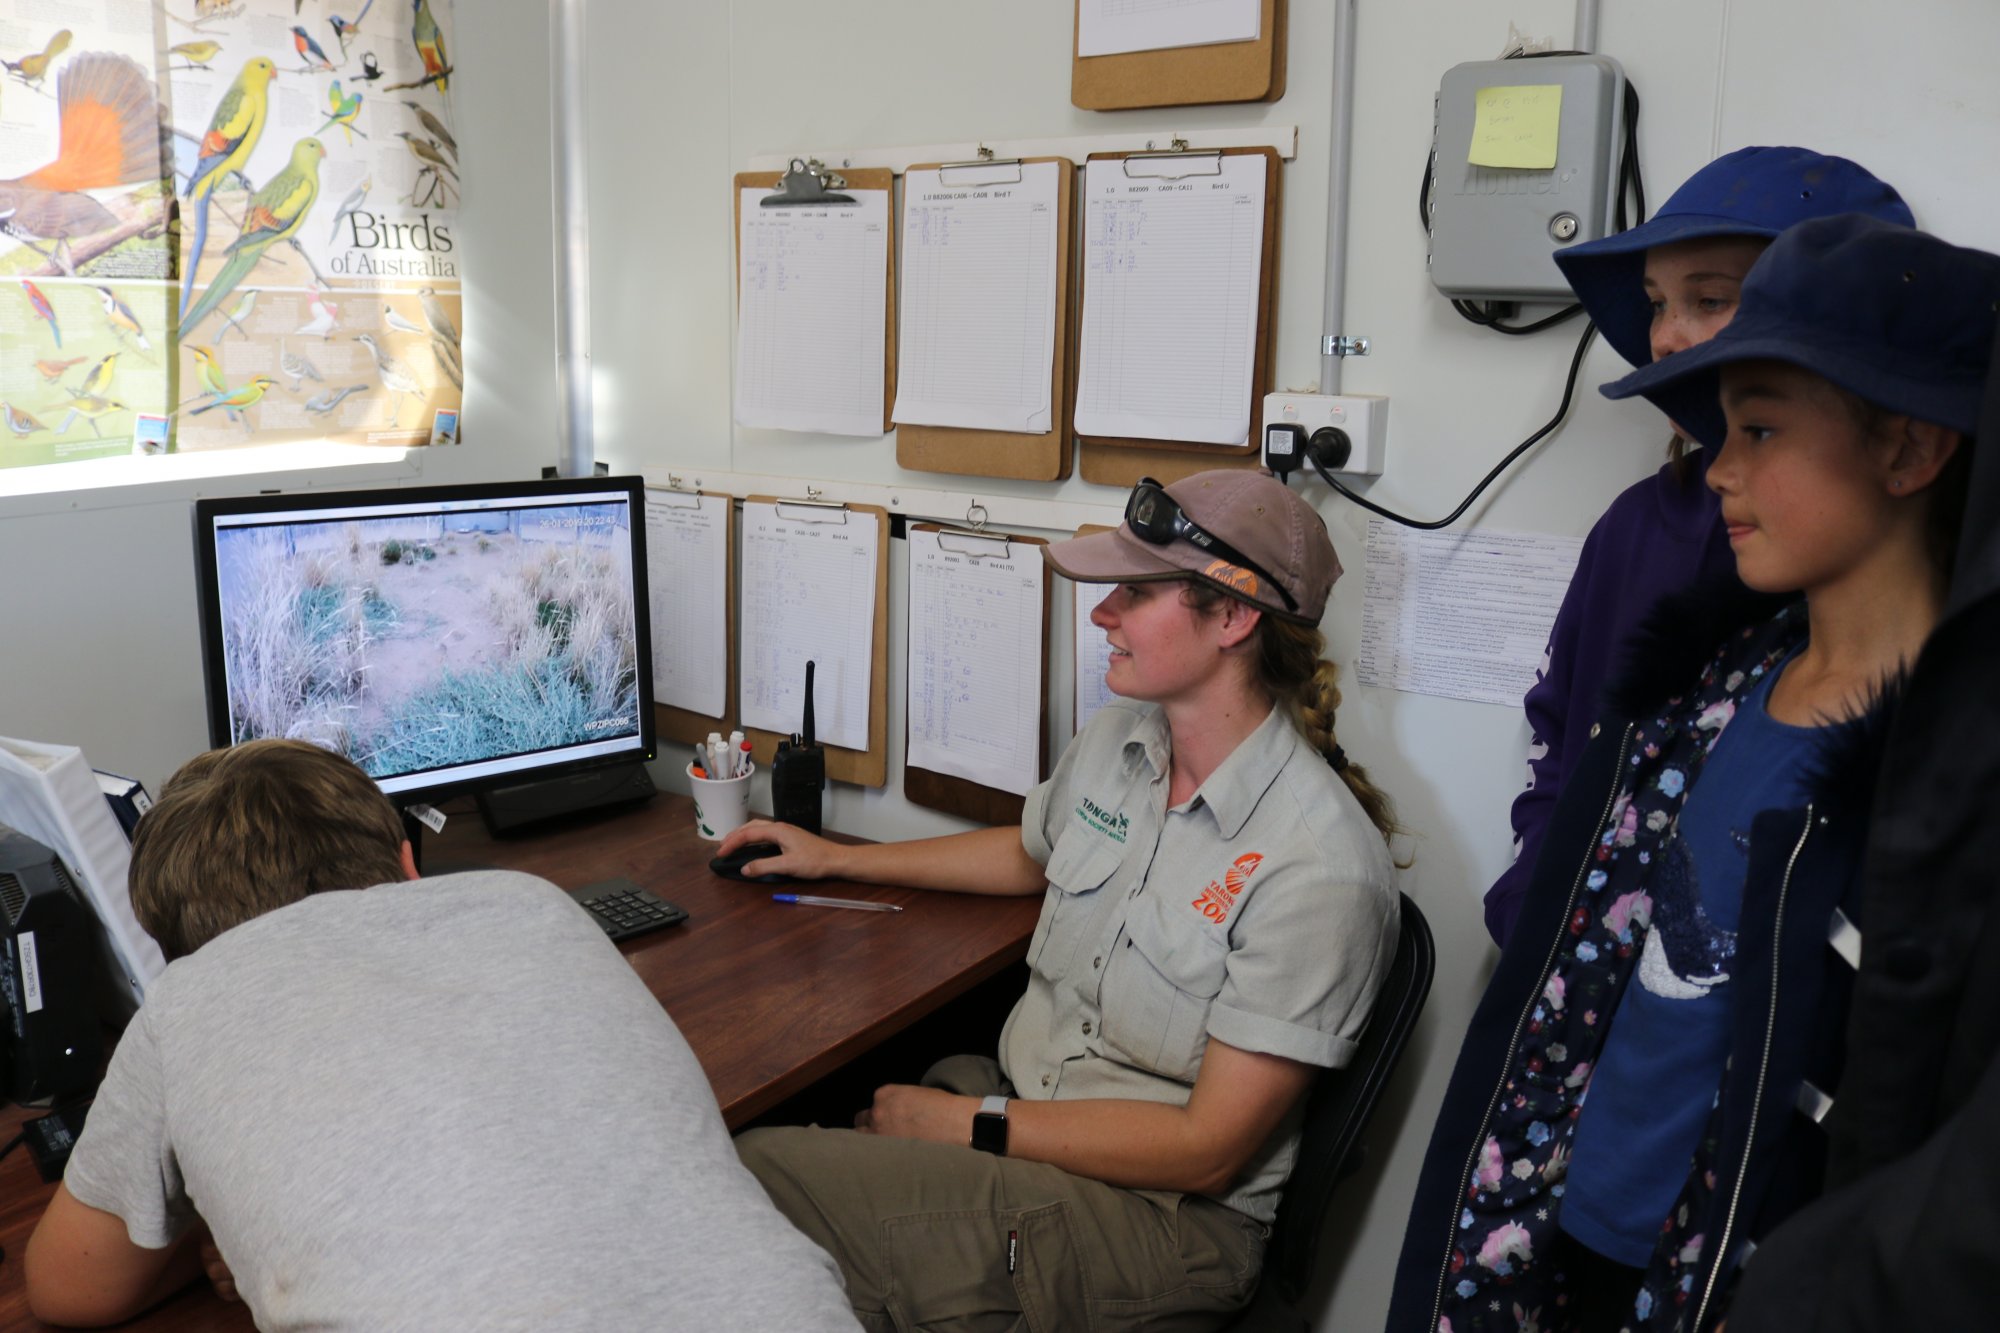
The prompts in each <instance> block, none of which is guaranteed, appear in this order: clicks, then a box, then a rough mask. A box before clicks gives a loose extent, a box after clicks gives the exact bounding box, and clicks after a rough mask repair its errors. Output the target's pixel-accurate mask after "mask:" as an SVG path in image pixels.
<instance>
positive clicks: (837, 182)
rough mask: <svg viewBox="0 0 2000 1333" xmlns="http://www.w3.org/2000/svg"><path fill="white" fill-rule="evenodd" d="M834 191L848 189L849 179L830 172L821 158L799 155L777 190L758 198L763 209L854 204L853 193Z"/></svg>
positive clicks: (794, 159)
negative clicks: (835, 191) (831, 188)
mask: <svg viewBox="0 0 2000 1333" xmlns="http://www.w3.org/2000/svg"><path fill="white" fill-rule="evenodd" d="M829 186H831V187H833V190H844V189H846V188H847V178H846V177H844V176H842V175H841V174H840V173H839V172H837V171H828V170H827V168H826V163H824V162H822V161H820V160H819V159H818V158H813V159H812V160H811V161H807V160H806V159H805V158H800V157H795V158H793V159H792V162H791V165H790V166H788V167H786V168H785V174H784V177H783V178H782V179H781V180H779V182H778V189H777V192H776V193H774V194H767V195H765V196H764V197H763V198H762V199H760V200H758V201H757V207H759V208H798V207H800V206H806V207H810V206H813V205H820V206H822V207H823V206H825V205H827V204H851V203H853V202H854V196H853V195H851V194H835V193H833V192H832V190H829V189H828V187H829Z"/></svg>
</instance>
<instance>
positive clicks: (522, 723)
mask: <svg viewBox="0 0 2000 1333" xmlns="http://www.w3.org/2000/svg"><path fill="white" fill-rule="evenodd" d="M630 521H631V519H630V514H629V511H628V508H627V506H625V505H622V504H571V505H551V506H536V507H529V508H516V509H504V510H503V509H468V510H459V511H452V510H446V511H443V512H439V511H436V510H427V511H426V512H422V513H411V514H403V515H397V516H394V517H383V518H367V519H360V520H337V521H332V522H303V523H283V524H273V525H268V526H255V527H233V528H224V529H221V530H219V531H218V532H217V534H216V574H217V582H218V584H219V593H220V596H219V601H220V603H221V609H222V621H223V625H222V645H223V660H224V667H225V671H226V673H227V680H228V691H229V726H230V737H229V739H230V743H231V744H235V743H238V742H242V741H247V740H254V739H256V738H258V737H263V736H287V737H294V738H297V739H302V740H309V741H312V742H315V743H317V744H320V745H324V746H326V747H328V748H329V749H333V750H338V751H339V752H341V753H342V754H345V755H347V756H348V757H349V758H351V759H353V760H354V761H355V762H356V763H358V764H360V765H361V767H362V768H363V769H364V770H365V771H366V772H367V773H368V775H369V776H370V777H373V778H375V779H377V780H378V781H379V780H383V779H391V778H395V777H397V776H399V775H403V774H414V773H424V772H430V771H432V770H437V769H447V768H452V767H454V766H459V765H465V764H474V763H481V762H484V761H490V760H494V759H500V758H503V757H506V756H513V755H526V754H533V753H538V752H546V751H549V750H554V749H559V748H561V747H565V746H575V745H591V744H599V743H602V742H605V741H611V740H615V739H617V738H620V737H626V736H637V735H638V734H639V689H638V665H637V639H636V634H635V628H634V624H633V597H632V540H631V533H630V530H629V524H630Z"/></svg>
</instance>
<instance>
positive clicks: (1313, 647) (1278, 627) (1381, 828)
mask: <svg viewBox="0 0 2000 1333" xmlns="http://www.w3.org/2000/svg"><path fill="white" fill-rule="evenodd" d="M1186 589H1187V591H1186V592H1185V593H1184V594H1183V597H1184V599H1185V600H1186V602H1187V604H1188V605H1189V606H1190V607H1192V608H1193V609H1194V610H1195V612H1196V613H1197V614H1199V615H1212V614H1214V613H1215V611H1216V610H1217V609H1218V608H1219V607H1220V606H1221V604H1222V600H1223V598H1224V597H1226V596H1228V594H1226V593H1224V592H1222V591H1220V590H1219V589H1216V588H1213V587H1210V586H1208V585H1206V584H1201V583H1193V582H1190V583H1188V584H1187V585H1186ZM1239 600H1240V599H1239ZM1259 609H1260V610H1261V609H1262V608H1259ZM1253 643H1254V647H1255V649H1256V660H1255V662H1254V664H1253V667H1252V673H1251V674H1252V679H1253V681H1254V682H1255V684H1256V685H1257V687H1258V688H1259V689H1261V690H1263V691H1264V692H1265V693H1266V694H1268V695H1269V696H1270V697H1271V702H1272V703H1273V704H1274V705H1275V706H1277V707H1279V708H1282V709H1284V710H1285V715H1286V716H1287V717H1289V718H1290V719H1291V723H1292V726H1293V727H1294V728H1296V729H1297V731H1298V733H1299V735H1301V736H1303V737H1305V740H1306V743H1307V744H1308V745H1310V746H1312V747H1313V749H1315V750H1317V751H1319V752H1320V754H1322V755H1323V756H1325V758H1326V762H1327V763H1328V764H1329V765H1331V766H1332V768H1333V771H1334V772H1336V773H1338V774H1339V775H1340V780H1341V781H1342V782H1344V783H1346V784H1347V790H1349V791H1350V792H1353V793H1354V799H1355V800H1356V801H1357V802H1359V803H1360V805H1361V810H1362V813H1363V814H1366V815H1367V816H1368V822H1369V823H1371V824H1373V825H1374V826H1375V829H1376V831H1377V832H1378V833H1380V834H1381V835H1382V840H1383V841H1384V842H1387V841H1389V840H1390V839H1392V838H1394V837H1395V835H1396V834H1398V833H1404V832H1407V830H1406V829H1404V828H1403V826H1402V825H1401V824H1398V823H1397V822H1396V809H1395V806H1394V804H1393V803H1392V802H1391V801H1390V800H1389V795H1388V793H1387V792H1385V791H1383V790H1382V789H1381V788H1380V787H1377V786H1376V785H1375V784H1374V783H1373V782H1372V781H1370V780H1369V777H1368V770H1367V769H1365V768H1363V767H1361V765H1359V764H1357V763H1355V762H1354V761H1353V760H1351V759H1349V758H1348V757H1347V751H1345V750H1343V749H1341V748H1340V742H1339V741H1338V740H1337V739H1335V737H1334V734H1333V715H1334V713H1335V711H1336V710H1338V709H1339V707H1340V687H1339V684H1338V682H1339V680H1340V668H1339V667H1338V666H1335V665H1334V664H1333V663H1332V662H1329V661H1327V660H1326V657H1325V653H1326V636H1325V635H1323V634H1321V633H1320V632H1319V630H1318V629H1317V628H1316V627H1314V626H1312V625H1301V624H1299V623H1297V622H1296V621H1290V620H1281V619H1279V618H1278V617H1277V616H1274V615H1270V614H1268V613H1267V614H1265V615H1264V616H1263V617H1262V618H1261V619H1260V620H1259V621H1258V623H1257V630H1256V637H1255V639H1254V641H1253Z"/></svg>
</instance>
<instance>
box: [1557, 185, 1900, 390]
mask: <svg viewBox="0 0 2000 1333" xmlns="http://www.w3.org/2000/svg"><path fill="white" fill-rule="evenodd" d="M1835 213H1865V214H1867V215H1868V216H1869V217H1872V218H1879V219H1881V220H1882V221H1884V222H1895V223H1899V224H1901V225H1902V226H1905V227H1911V226H1915V225H1916V219H1915V218H1914V217H1913V216H1911V214H1910V208H1909V205H1908V204H1905V203H1904V202H1903V197H1902V196H1901V195H1899V194H1897V193H1896V191H1895V190H1894V189H1893V188H1892V187H1891V186H1889V185H1888V184H1886V183H1885V182H1883V181H1881V180H1878V179H1876V177H1875V176H1874V175H1873V174H1871V173H1870V172H1869V171H1868V169H1867V168H1865V167H1863V166H1860V165H1859V164H1857V163H1854V162H1850V161H1848V160H1847V159H1846V158H1844V157H1829V156H1827V155H1826V154H1824V153H1815V152H1813V151H1812V150H1811V149H1809V148H1739V149H1737V150H1736V151H1735V152H1733V153H1727V154H1724V155H1723V156H1721V157H1718V158H1716V159H1715V161H1713V162H1711V163H1709V164H1708V165H1707V166H1705V167H1703V168H1702V169H1701V170H1700V171H1697V172H1695V173H1694V175H1692V176H1690V177H1688V179H1687V182H1686V184H1684V185H1682V186H1681V188H1680V189H1678V190H1675V191H1674V194H1673V198H1671V199H1669V200H1667V202H1666V203H1665V204H1663V205H1662V206H1661V207H1660V211H1659V212H1657V213H1655V214H1654V215H1653V216H1652V218H1650V219H1649V220H1647V221H1645V222H1642V223H1640V224H1639V225H1638V226H1636V227H1634V228H1632V229H1631V230H1630V231H1621V232H1619V233H1618V234H1617V235H1615V236H1606V237H1604V238H1603V239H1602V240H1596V241H1587V242H1585V243H1584V244H1582V245H1578V246H1573V247H1571V248H1570V249H1567V250H1558V251H1556V256H1555V258H1556V267H1558V268H1560V269H1561V270H1562V271H1563V276H1564V277H1565V278H1567V279H1569V285H1570V286H1571V287H1572V288H1574V289H1575V291H1576V298H1577V300H1579V301H1581V302H1582V303H1583V309H1584V313H1585V314H1587V315H1589V316H1590V318H1591V321H1592V322H1593V323H1595V324H1596V325H1597V329H1598V332H1600V333H1602V334H1603V335H1604V341H1606V342H1608V343H1610V344H1611V345H1612V347H1614V348H1615V349H1617V352H1618V354H1619V355H1620V356H1622V357H1624V358H1625V359H1626V360H1627V361H1629V362H1631V363H1632V364H1633V365H1635V366H1643V365H1645V364H1646V363H1647V362H1648V361H1651V360H1652V359H1653V341H1652V328H1653V308H1652V303H1651V302H1650V301H1648V300H1647V299H1646V292H1645V287H1644V282H1645V277H1646V251H1648V250H1650V249H1652V248H1653V247H1654V246H1656V245H1671V244H1673V243H1674V242H1675V241H1691V240H1694V239H1696V238H1698V237H1709V236H1765V237H1775V236H1777V235H1778V233H1780V232H1782V231H1784V230H1785V229H1786V228H1787V227H1791V226H1793V225H1795V224H1797V223H1800V222H1804V221H1806V220H1807V219H1809V218H1823V217H1829V216H1831V215H1833V214H1835Z"/></svg>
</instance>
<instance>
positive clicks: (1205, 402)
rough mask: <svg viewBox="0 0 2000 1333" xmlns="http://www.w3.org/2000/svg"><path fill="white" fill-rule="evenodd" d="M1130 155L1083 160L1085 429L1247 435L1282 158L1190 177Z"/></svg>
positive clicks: (1156, 435) (1223, 437) (1245, 161)
mask: <svg viewBox="0 0 2000 1333" xmlns="http://www.w3.org/2000/svg"><path fill="white" fill-rule="evenodd" d="M1128 161H1134V160H1132V159H1118V160H1110V161H1094V162H1091V163H1089V164H1088V166H1087V167H1086V168H1085V172H1084V199H1085V212H1084V233H1083V251H1084V278H1083V337H1082V348H1081V362H1080V366H1079V370H1078V382H1077V395H1076V430H1077V434H1079V435H1097V436H1114V437H1126V438H1132V439H1145V440H1187V441H1190V442H1193V443H1198V444H1236V445H1240V444H1244V443H1247V442H1248V440H1249V438H1250V397H1251V393H1250V389H1251V383H1250V382H1251V379H1252V376H1253V375H1254V373H1255V368H1256V359H1257V357H1256V351H1257V349H1256V342H1257V280H1258V275H1259V273H1260V271H1261V268H1262V264H1263V258H1264V187H1265V179H1266V176H1267V174H1268V172H1269V169H1270V168H1269V161H1268V159H1267V158H1265V157H1264V156H1262V155H1261V154H1238V155H1235V156H1224V157H1220V158H1216V159H1214V161H1215V163H1216V165H1217V168H1218V173H1217V174H1214V175H1209V174H1199V175H1193V176H1188V177H1184V178H1182V179H1178V180H1172V179H1167V178H1166V177H1164V176H1158V175H1151V174H1147V173H1150V172H1156V171H1160V170H1162V169H1163V166H1162V163H1161V162H1160V161H1159V160H1158V159H1137V160H1136V163H1140V164H1143V165H1134V166H1133V171H1134V172H1135V173H1137V174H1134V175H1127V174H1126V167H1127V162H1128ZM1193 165H1194V164H1193V163H1192V162H1190V163H1188V164H1186V165H1185V166H1182V165H1176V166H1175V168H1174V169H1175V170H1177V171H1178V170H1188V169H1191V168H1192V167H1193Z"/></svg>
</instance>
